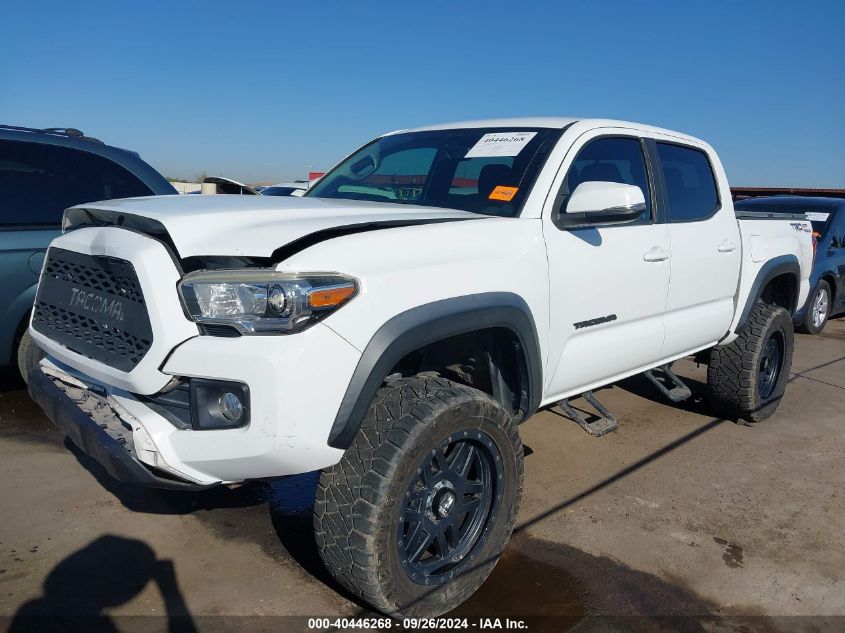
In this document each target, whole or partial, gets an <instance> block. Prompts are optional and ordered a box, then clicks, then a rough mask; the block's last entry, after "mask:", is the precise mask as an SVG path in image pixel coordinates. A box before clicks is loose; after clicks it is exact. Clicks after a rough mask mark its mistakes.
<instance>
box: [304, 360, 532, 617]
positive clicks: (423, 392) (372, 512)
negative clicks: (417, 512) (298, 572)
mask: <svg viewBox="0 0 845 633" xmlns="http://www.w3.org/2000/svg"><path fill="white" fill-rule="evenodd" d="M467 398H472V399H481V400H484V401H486V402H487V403H488V404H489V405H490V406H492V407H497V408H499V405H498V403H496V402H495V401H493V400H492V398H490V397H489V396H487V395H486V394H484V393H482V392H480V391H478V390H475V389H472V388H470V387H466V386H464V385H460V384H458V383H455V382H452V381H450V380H447V379H445V378H440V377H433V376H415V377H411V378H401V379H398V380H396V381H394V382H392V383H389V384H387V385H386V386H384V387H382V388H381V389H380V390H379V391H378V393H377V394H376V396H375V398H374V399H373V401H372V403H371V404H370V407H369V410H368V411H367V414H366V416H365V417H364V420H363V421H362V423H361V427H360V429H359V431H358V433H357V434H356V436H355V439H354V441H353V444H352V445H351V446H350V447H349V448H348V449H347V450H346V452H345V453H344V455H343V458H342V459H341V460H340V462H339V463H338V464H336V465H335V466H333V467H330V468H327V469H324V470H323V472H322V474H321V476H320V481H319V484H318V488H317V497H316V501H315V504H314V534H315V540H316V543H317V547H318V549H319V551H320V555H321V557H322V559H323V562H324V564H325V565H326V567H327V568H328V569H329V571H330V572H331V574H332V575H333V576H334V577H335V578H336V579H337V580H338V582H340V584H341V585H343V586H344V587H345V588H346V589H347V590H349V591H351V592H352V593H353V594H356V595H358V596H360V597H361V598H362V599H363V600H365V601H366V602H368V603H370V604H371V605H372V606H374V607H375V608H376V609H378V610H380V611H382V612H384V613H388V614H393V615H396V614H398V613H399V608H400V605H397V604H394V603H393V602H392V601H391V600H390V599H389V597H388V596H387V595H386V594H385V592H384V590H383V583H382V582H380V577H379V574H380V571H379V562H380V561H379V557H378V553H377V552H376V549H377V548H376V546H375V543H374V541H375V534H376V530H377V529H378V527H377V514H378V511H379V509H380V505H381V504H385V503H388V502H389V501H390V500H389V499H386V498H385V497H386V494H387V489H388V485H389V482H390V479H391V477H392V475H393V474H394V471H395V470H396V468H397V464H398V462H399V459H400V457H401V455H402V453H403V452H405V451H406V450H408V448H409V447H410V446H411V445H412V444H413V442H414V439H415V437H416V436H417V434H418V433H419V432H420V431H421V430H422V429H423V428H424V427H425V426H426V425H430V424H436V421H434V422H433V421H432V419H433V418H434V417H436V414H437V413H438V412H441V411H442V410H444V409H447V408H450V407H453V406H455V405H457V404H460V403H462V402H466V399H467ZM509 417H510V416H509ZM505 431H506V432H507V434H508V436H509V437H510V439H511V441H512V442H513V444H514V446H516V447H517V449H518V450H519V451H520V452H521V451H522V443H521V441H520V439H519V433H518V432H517V430H516V424H515V423H513V421H512V420H510V424H508V425H507V426H506V428H505ZM521 496H522V462H521V460H519V476H518V482H517V499H516V504H517V505H516V507H517V508H518V507H519V502H520V500H521ZM515 519H516V513H514V515H513V518H512V520H511V523H510V525H509V526H508V530H507V534H508V535H510V533H511V532H512V530H513V524H514V522H515ZM494 564H495V561H493V563H491V564H490V566H489V567H490V570H489V571H492V568H493V566H494ZM489 571H488V572H487V573H489ZM485 577H486V574H485ZM382 580H383V579H382ZM483 580H484V577H482V578H480V580H479V581H478V582H477V584H476V586H475V587H474V588H473V591H474V590H475V589H476V588H477V586H478V585H480V584H481V582H483Z"/></svg>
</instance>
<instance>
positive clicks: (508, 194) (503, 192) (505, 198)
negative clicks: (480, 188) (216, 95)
mask: <svg viewBox="0 0 845 633" xmlns="http://www.w3.org/2000/svg"><path fill="white" fill-rule="evenodd" d="M517 191H519V188H518V187H505V186H504V185H499V186H498V187H496V188H495V189H493V191H491V192H490V195H489V196H487V199H488V200H501V201H502V202H510V201H511V200H513V197H514V196H515V195H516V192H517Z"/></svg>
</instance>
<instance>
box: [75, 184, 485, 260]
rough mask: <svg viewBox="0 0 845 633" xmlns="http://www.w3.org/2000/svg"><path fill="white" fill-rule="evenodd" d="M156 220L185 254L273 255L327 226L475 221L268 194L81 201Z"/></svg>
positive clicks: (391, 206)
mask: <svg viewBox="0 0 845 633" xmlns="http://www.w3.org/2000/svg"><path fill="white" fill-rule="evenodd" d="M74 208H78V209H91V210H93V209H102V210H105V211H114V212H117V213H126V214H131V215H134V216H140V217H145V218H149V219H151V220H156V221H158V222H160V223H161V224H162V225H164V228H165V229H166V230H167V232H168V234H169V235H170V238H171V239H172V240H173V243H174V245H175V246H176V248H177V249H178V251H179V255H180V256H181V257H192V256H196V255H235V256H239V255H242V256H251V257H269V256H270V255H271V254H272V253H273V251H275V250H276V249H278V248H280V247H282V246H285V245H286V244H290V243H291V242H293V241H295V240H297V239H299V238H301V237H305V236H306V235H310V234H312V233H316V232H318V231H324V230H326V229H333V228H338V227H344V226H352V225H361V224H372V223H380V222H403V221H410V222H413V221H414V220H437V219H448V218H455V219H473V218H479V217H481V216H479V215H477V214H475V213H469V212H466V211H455V210H451V209H435V208H431V207H420V206H415V205H405V204H395V203H382V202H362V201H357V200H332V199H326V198H297V197H279V196H273V197H266V198H265V197H263V196H227V195H216V196H202V195H199V196H151V197H147V198H126V199H123V200H105V201H103V202H94V203H89V204H81V205H78V206H77V207H74Z"/></svg>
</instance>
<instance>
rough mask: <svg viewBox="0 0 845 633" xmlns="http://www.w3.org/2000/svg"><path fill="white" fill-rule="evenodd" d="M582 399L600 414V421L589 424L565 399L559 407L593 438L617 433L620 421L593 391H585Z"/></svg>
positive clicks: (560, 402)
mask: <svg viewBox="0 0 845 633" xmlns="http://www.w3.org/2000/svg"><path fill="white" fill-rule="evenodd" d="M581 397H582V398H584V400H586V401H587V402H588V403H589V404H590V405H591V406H592V407H593V408H594V409H595V410H596V411H597V412H598V414H599V418H598V420H594V421H592V422H587V420H585V419H584V417H583V416H582V415H581V414H580V413H578V412H577V411H576V410H575V409H574V408H573V406H572V405H571V404H569V399H568V398H564V399H563V400H559V401H558V403H557V405H558V406H559V407H560V408H561V409H563V412H564V413H565V414H566V417H568V418H569V419H570V420H572V421H573V422H575V423H576V424H578V426H580V427H581V428H582V429H584V430H585V431H586V432H587V433H589V434H590V435H592V436H593V437H601V436H602V435H606V434H607V433H610V432H611V431H615V430H616V429H618V428H619V420H617V419H616V416H614V415H613V414H612V413H611V412H610V411H608V410H607V408H606V407H605V406H604V405H603V404H602V403H601V402H599V401H598V400H596V397H595V396H594V395H593V392H592V391H585V392H584V393H582V394H581Z"/></svg>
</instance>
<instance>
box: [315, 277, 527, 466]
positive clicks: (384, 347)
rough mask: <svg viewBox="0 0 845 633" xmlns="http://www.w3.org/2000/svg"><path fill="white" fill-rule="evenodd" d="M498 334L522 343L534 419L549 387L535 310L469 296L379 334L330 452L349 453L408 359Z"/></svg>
mask: <svg viewBox="0 0 845 633" xmlns="http://www.w3.org/2000/svg"><path fill="white" fill-rule="evenodd" d="M497 329H498V330H505V331H508V332H510V333H512V335H513V337H514V339H515V341H517V342H518V350H517V351H518V352H519V353H520V354H521V360H522V362H523V363H524V368H525V372H524V373H525V385H524V390H525V397H524V400H525V404H524V406H523V417H528V415H530V414H531V413H533V412H534V411H536V410H537V408H538V407H539V406H540V400H541V398H542V384H543V383H542V364H541V357H540V345H539V338H538V336H537V328H536V326H535V323H534V318H533V316H532V314H531V310H530V308H529V307H528V305H527V304H526V302H525V300H524V299H522V297H520V296H518V295H516V294H513V293H508V292H491V293H481V294H474V295H466V296H462V297H453V298H450V299H443V300H441V301H435V302H433V303H428V304H425V305H422V306H417V307H415V308H412V309H411V310H408V311H406V312H402V313H400V314H398V315H396V316H394V317H393V318H391V319H390V320H388V321H387V322H386V323H384V324H383V325H382V326H381V327H380V328H379V329H378V330H377V331H376V333H375V334H374V335H373V337H372V339H371V340H370V342H369V343H368V344H367V347H366V348H365V349H364V352H363V354H362V355H361V359H360V360H359V361H358V365H357V367H356V368H355V371H354V372H353V375H352V378H351V380H350V381H349V385H348V386H347V389H346V393H345V394H344V396H343V400H342V401H341V404H340V408H339V409H338V412H337V415H336V416H335V420H334V423H333V424H332V427H331V430H330V432H329V439H328V444H329V446H332V447H334V448H340V449H344V450H345V449H346V448H348V447H349V445H350V444H351V443H352V440H353V438H354V437H355V434H356V433H357V432H358V428H359V427H360V424H361V420H362V419H363V417H364V415H365V414H366V412H367V408H368V407H369V404H370V402H371V401H372V399H373V397H374V396H375V394H376V392H377V391H378V389H379V388H380V387H381V385H382V384H383V383H384V380H385V378H387V376H388V375H389V373H390V372H391V370H392V369H393V368H394V367H396V365H397V363H399V362H400V361H401V360H402V359H403V358H405V357H407V356H408V355H409V354H411V353H413V352H415V351H416V350H420V349H422V348H424V347H426V346H428V345H431V344H432V343H437V342H438V341H444V340H446V339H449V338H451V337H455V336H459V335H466V334H471V333H473V332H482V331H488V330H497Z"/></svg>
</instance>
